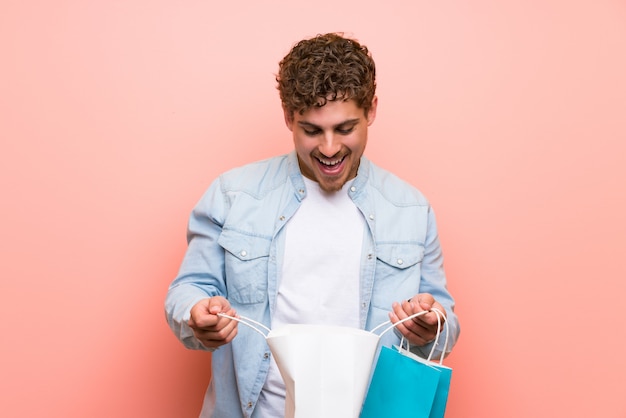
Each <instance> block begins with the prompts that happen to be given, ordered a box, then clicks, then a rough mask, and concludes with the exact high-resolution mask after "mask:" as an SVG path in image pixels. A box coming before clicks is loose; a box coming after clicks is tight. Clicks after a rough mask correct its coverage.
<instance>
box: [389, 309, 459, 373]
mask: <svg viewBox="0 0 626 418" xmlns="http://www.w3.org/2000/svg"><path fill="white" fill-rule="evenodd" d="M431 311H432V312H435V314H436V315H437V335H436V336H435V340H434V344H433V348H431V349H430V353H429V354H428V358H427V359H426V360H427V361H431V360H432V357H433V354H434V353H435V348H437V345H439V337H440V335H441V318H443V320H444V325H445V327H446V339H445V340H444V343H443V350H442V351H441V357H439V365H443V358H444V356H445V353H446V350H447V349H448V337H449V336H450V332H449V327H450V326H449V325H448V320H447V318H446V316H445V315H444V313H443V312H441V311H440V310H439V309H437V308H432V309H431ZM404 341H405V338H404V335H403V336H402V339H401V340H400V350H403V349H404ZM409 345H410V344H409V340H406V351H409V350H410V346H409Z"/></svg>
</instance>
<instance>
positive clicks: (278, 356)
mask: <svg viewBox="0 0 626 418" xmlns="http://www.w3.org/2000/svg"><path fill="white" fill-rule="evenodd" d="M426 313H427V311H422V312H420V313H418V314H415V315H412V316H410V317H407V318H404V319H403V321H404V320H410V319H412V318H414V317H416V316H419V315H422V314H426ZM219 315H220V316H223V317H226V318H230V319H233V320H236V321H239V322H240V323H242V324H244V325H247V326H249V327H251V328H252V329H254V330H255V331H257V332H258V333H259V334H261V335H263V337H264V338H265V340H266V341H267V344H268V345H269V347H270V351H271V352H272V355H273V356H274V360H275V361H276V365H277V366H278V370H279V371H280V374H281V376H282V378H283V381H284V383H285V389H286V396H285V418H320V417H323V418H358V417H359V414H360V412H361V409H362V406H363V399H364V398H365V395H366V393H367V387H368V384H369V380H370V376H371V373H372V367H373V364H374V358H375V356H376V350H377V349H378V343H379V341H380V337H381V336H382V335H384V334H385V333H386V332H388V331H389V330H391V329H393V328H394V327H395V326H396V325H398V323H396V324H394V325H389V326H388V327H387V328H386V329H385V330H383V331H382V332H380V333H379V334H376V333H375V332H373V331H375V330H376V329H377V328H380V327H382V326H384V325H387V324H389V321H387V322H385V323H383V324H380V326H379V327H376V328H375V329H374V330H372V331H365V330H362V329H357V328H349V327H343V326H333V325H310V324H290V325H284V326H282V327H279V328H277V329H274V330H270V329H269V328H267V327H266V326H265V325H263V324H261V323H259V322H256V321H254V320H252V319H250V318H245V317H231V316H228V315H225V314H219ZM403 358H407V357H406V356H403ZM431 404H432V401H431ZM388 417H391V415H385V414H383V415H378V416H377V418H388Z"/></svg>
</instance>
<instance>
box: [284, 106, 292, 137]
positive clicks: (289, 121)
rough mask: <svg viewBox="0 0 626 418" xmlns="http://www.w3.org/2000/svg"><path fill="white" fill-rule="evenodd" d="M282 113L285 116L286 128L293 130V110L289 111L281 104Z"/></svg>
mask: <svg viewBox="0 0 626 418" xmlns="http://www.w3.org/2000/svg"><path fill="white" fill-rule="evenodd" d="M283 115H284V117H285V125H287V129H289V130H290V131H292V132H293V112H290V111H289V110H287V109H286V108H285V106H283Z"/></svg>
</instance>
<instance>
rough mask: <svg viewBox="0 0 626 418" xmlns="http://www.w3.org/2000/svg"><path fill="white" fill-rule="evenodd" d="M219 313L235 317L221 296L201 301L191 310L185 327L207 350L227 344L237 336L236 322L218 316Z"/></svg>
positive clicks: (234, 313)
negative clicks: (188, 328) (189, 329)
mask: <svg viewBox="0 0 626 418" xmlns="http://www.w3.org/2000/svg"><path fill="white" fill-rule="evenodd" d="M219 313H224V314H226V315H228V316H236V315H237V313H236V312H235V310H234V309H232V308H231V307H230V303H229V302H228V300H226V298H224V297H222V296H214V297H212V298H208V299H202V300H201V301H200V302H198V303H196V304H195V305H194V306H193V308H191V317H190V318H189V321H188V322H187V325H189V327H190V328H191V329H192V330H193V333H194V335H195V337H196V338H197V339H198V340H199V341H200V342H201V343H202V345H204V346H205V347H207V348H217V347H219V346H222V345H224V344H228V343H229V342H231V341H232V340H233V338H235V335H237V321H234V320H232V319H229V318H224V317H221V316H218V315H217V314H219Z"/></svg>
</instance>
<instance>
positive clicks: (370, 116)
mask: <svg viewBox="0 0 626 418" xmlns="http://www.w3.org/2000/svg"><path fill="white" fill-rule="evenodd" d="M377 106H378V96H374V98H373V99H372V105H371V106H370V108H369V110H368V111H367V115H366V116H367V126H370V125H371V124H372V123H374V119H376V107H377Z"/></svg>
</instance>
